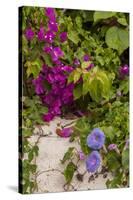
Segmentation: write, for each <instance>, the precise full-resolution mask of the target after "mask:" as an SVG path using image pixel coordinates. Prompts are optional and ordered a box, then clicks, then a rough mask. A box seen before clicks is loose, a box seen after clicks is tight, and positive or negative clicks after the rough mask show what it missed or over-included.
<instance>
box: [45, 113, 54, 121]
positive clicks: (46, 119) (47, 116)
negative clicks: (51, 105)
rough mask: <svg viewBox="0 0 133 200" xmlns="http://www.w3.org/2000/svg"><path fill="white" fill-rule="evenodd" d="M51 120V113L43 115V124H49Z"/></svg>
mask: <svg viewBox="0 0 133 200" xmlns="http://www.w3.org/2000/svg"><path fill="white" fill-rule="evenodd" d="M53 118H54V116H53V115H52V114H51V113H47V114H44V115H43V120H44V121H45V122H50V121H51V120H52V119H53Z"/></svg>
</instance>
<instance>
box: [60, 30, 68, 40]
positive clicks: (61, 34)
mask: <svg viewBox="0 0 133 200" xmlns="http://www.w3.org/2000/svg"><path fill="white" fill-rule="evenodd" d="M66 40H67V32H62V33H60V41H61V42H65V41H66Z"/></svg>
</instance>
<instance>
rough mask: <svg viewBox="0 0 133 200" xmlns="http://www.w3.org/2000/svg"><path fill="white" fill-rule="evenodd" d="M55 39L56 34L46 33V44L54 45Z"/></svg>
mask: <svg viewBox="0 0 133 200" xmlns="http://www.w3.org/2000/svg"><path fill="white" fill-rule="evenodd" d="M54 38H55V34H54V33H53V32H52V31H47V32H46V33H45V36H44V39H45V41H46V42H48V43H53V41H54Z"/></svg>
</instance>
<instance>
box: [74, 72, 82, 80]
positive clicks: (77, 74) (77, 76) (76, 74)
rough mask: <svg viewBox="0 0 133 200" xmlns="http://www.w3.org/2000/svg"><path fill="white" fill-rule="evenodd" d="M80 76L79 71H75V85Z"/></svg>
mask: <svg viewBox="0 0 133 200" xmlns="http://www.w3.org/2000/svg"><path fill="white" fill-rule="evenodd" d="M80 76H81V72H80V71H79V70H74V77H73V80H74V83H76V82H77V81H78V80H79V79H80Z"/></svg>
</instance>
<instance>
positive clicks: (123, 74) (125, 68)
mask: <svg viewBox="0 0 133 200" xmlns="http://www.w3.org/2000/svg"><path fill="white" fill-rule="evenodd" d="M128 75H129V66H128V65H124V66H121V67H120V68H119V77H120V78H121V79H124V78H125V77H126V76H128Z"/></svg>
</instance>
